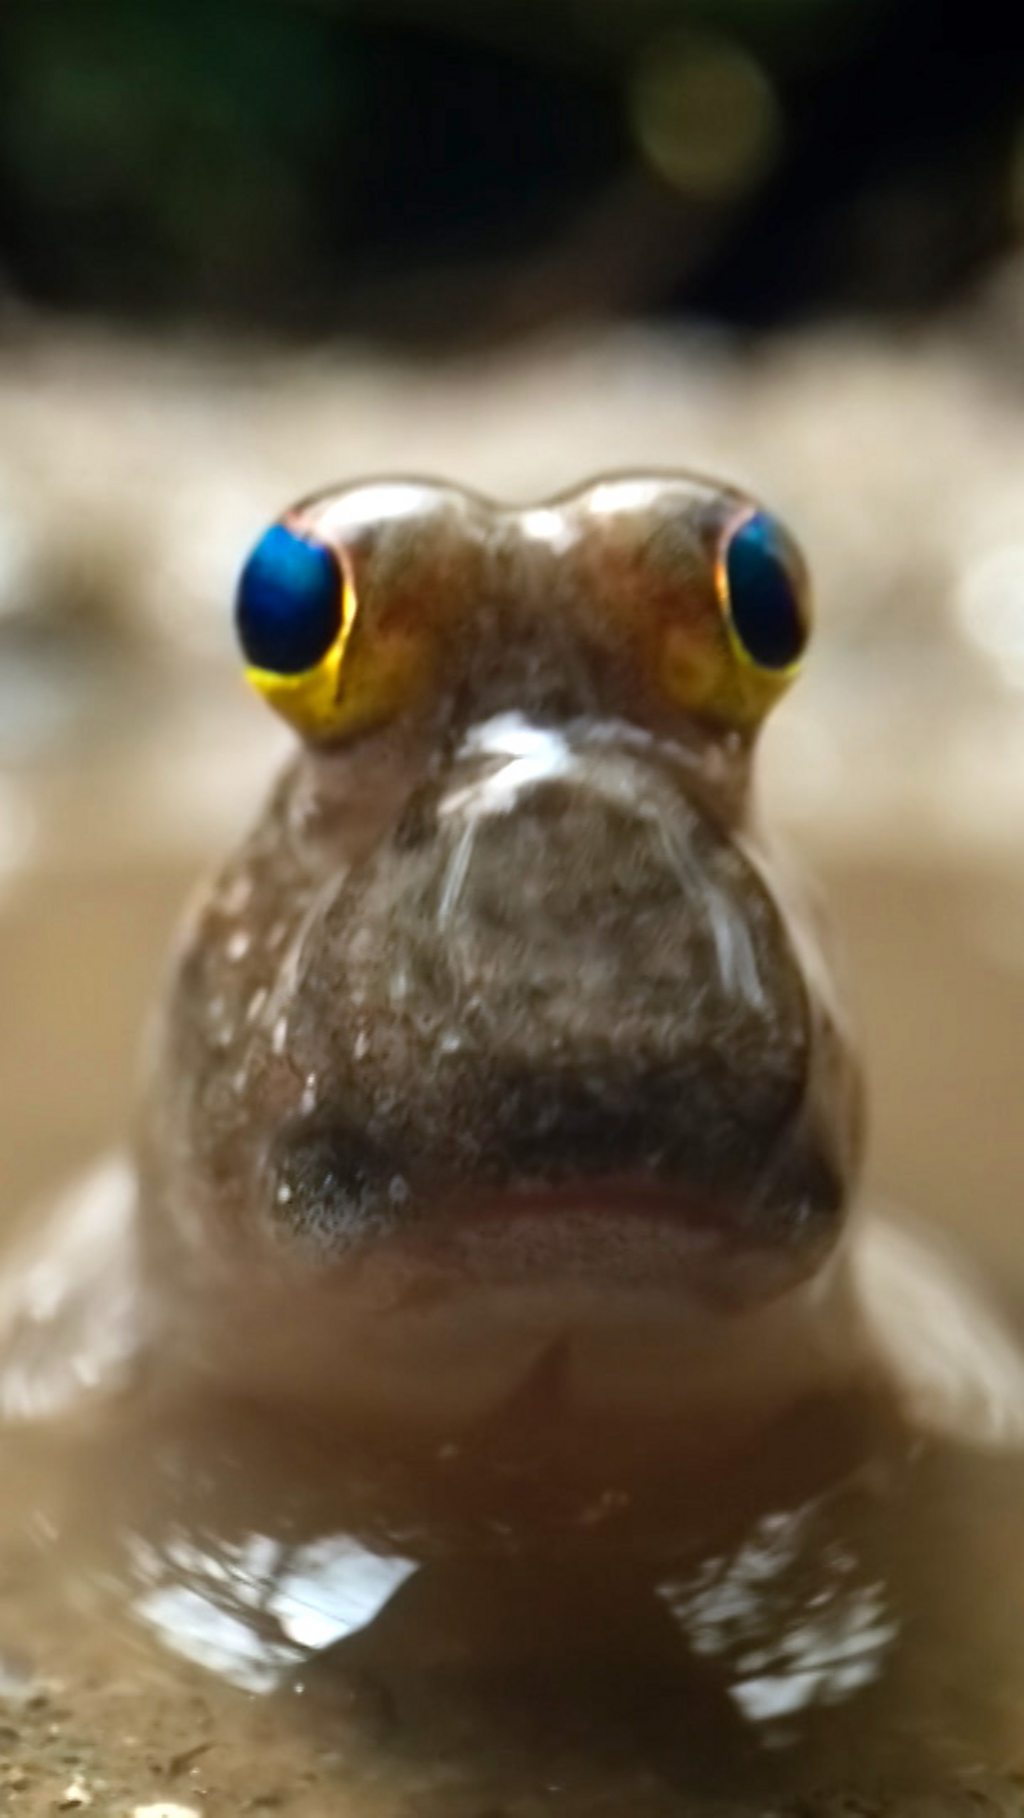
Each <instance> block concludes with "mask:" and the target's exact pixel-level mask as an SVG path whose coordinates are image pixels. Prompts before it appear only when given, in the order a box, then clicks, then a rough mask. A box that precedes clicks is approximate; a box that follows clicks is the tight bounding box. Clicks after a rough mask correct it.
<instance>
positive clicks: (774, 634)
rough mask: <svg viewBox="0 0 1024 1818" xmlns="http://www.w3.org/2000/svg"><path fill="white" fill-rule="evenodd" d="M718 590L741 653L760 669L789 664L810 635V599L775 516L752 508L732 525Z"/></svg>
mask: <svg viewBox="0 0 1024 1818" xmlns="http://www.w3.org/2000/svg"><path fill="white" fill-rule="evenodd" d="M719 591H720V594H721V596H722V604H723V607H724V609H725V613H726V616H727V619H728V622H729V625H730V627H731V630H732V634H733V637H734V639H735V642H736V644H737V645H738V647H739V650H740V652H741V654H742V655H743V656H744V657H745V658H746V659H747V660H748V661H749V662H750V663H753V664H756V666H757V667H758V668H760V669H765V670H773V671H776V672H781V671H786V670H792V669H793V668H794V667H795V665H796V664H797V663H798V662H799V660H800V658H801V657H802V656H803V653H804V650H805V649H806V646H807V640H808V638H809V636H810V629H811V626H810V602H809V597H808V584H807V575H806V571H805V569H804V565H803V561H802V558H801V556H800V554H799V551H798V550H797V548H796V546H795V544H794V543H793V542H792V540H791V539H790V537H789V536H787V534H786V532H785V531H784V530H783V528H782V526H781V524H779V522H778V521H777V519H775V518H773V517H771V516H770V515H769V514H768V513H767V512H764V511H755V512H753V513H752V514H751V515H750V516H749V517H745V518H742V519H741V520H740V522H739V523H738V524H737V525H736V526H735V528H734V529H733V530H732V532H731V533H730V535H729V537H728V540H727V542H726V544H725V547H724V550H723V552H722V555H721V557H720V561H719Z"/></svg>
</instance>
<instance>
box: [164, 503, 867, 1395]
mask: <svg viewBox="0 0 1024 1818" xmlns="http://www.w3.org/2000/svg"><path fill="white" fill-rule="evenodd" d="M339 501H340V504H339ZM744 504H745V501H743V500H742V499H740V498H739V497H738V495H735V494H732V493H730V492H727V491H723V490H721V489H719V488H717V487H713V486H711V485H708V484H706V483H704V482H700V481H697V480H692V479H688V478H683V477H679V476H669V475H655V476H649V475H648V476H644V475H640V476H632V477H626V478H623V479H622V480H613V481H606V482H601V483H595V484H594V485H593V486H592V487H590V488H587V489H584V490H583V491H581V492H578V493H574V494H571V495H568V496H566V497H564V498H560V499H557V500H555V501H554V502H552V503H549V504H547V505H546V506H544V507H542V508H535V509H533V510H531V511H529V512H525V513H524V512H516V511H511V510H504V509H500V508H498V507H497V506H494V505H491V504H490V503H488V502H486V501H483V500H481V499H478V498H476V497H473V496H471V495H467V494H464V493H462V492H460V491H456V490H454V489H451V488H442V487H439V486H432V485H427V484H419V483H409V484H405V483H398V484H396V485H388V486H387V487H382V486H380V485H377V486H369V487H366V488H364V489H351V490H348V491H343V492H341V493H339V494H331V495H324V497H323V499H321V500H318V501H314V502H313V503H312V504H311V505H307V506H306V507H304V508H299V515H300V516H301V513H302V511H305V512H307V513H311V514H312V516H311V517H310V518H309V520H308V521H311V522H316V523H317V524H318V525H319V534H320V535H322V536H327V535H328V534H330V535H332V536H333V535H338V536H339V537H340V533H339V532H338V531H337V530H336V528H335V526H336V523H337V522H340V521H341V520H343V522H344V555H345V560H346V562H348V563H349V564H351V568H352V571H353V573H354V575H355V579H356V585H357V590H358V593H359V597H360V617H359V620H358V621H357V626H356V633H355V636H354V639H353V644H352V647H351V653H350V657H349V663H350V666H351V672H352V674H353V675H354V676H356V677H357V678H358V665H360V664H363V665H372V662H373V660H374V650H375V648H378V647H379V645H375V642H374V640H375V639H377V640H379V639H381V638H385V637H388V636H392V637H393V636H394V635H396V627H397V628H398V633H397V634H398V635H402V636H406V637H415V638H419V639H420V640H421V642H422V651H421V657H422V665H423V674H424V675H425V676H426V677H427V678H428V679H427V682H426V684H425V685H424V686H423V688H422V689H421V690H420V691H419V692H418V693H417V695H416V698H415V699H413V700H411V701H410V702H409V705H408V709H407V711H406V712H405V713H403V714H401V715H399V716H398V717H397V718H395V719H393V720H391V721H389V722H388V723H386V724H382V725H379V726H374V727H371V728H367V729H362V728H361V729H360V730H359V731H358V732H357V733H356V734H354V735H352V736H348V737H340V738H339V739H337V740H336V741H335V742H333V743H329V744H327V745H326V746H322V747H318V746H315V745H308V746H306V747H304V748H302V749H301V750H300V751H299V753H298V755H297V756H296V758H295V759H294V761H293V762H292V764H291V765H290V767H289V768H288V770H287V771H286V773H285V775H284V776H283V777H282V779H281V781H280V782H279V784H278V786H277V788H276V789H275V790H274V792H273V795H272V797H271V799H270V801H269V803H268V805H267V807H266V809H265V811H264V812H263V814H262V815H261V816H260V818H259V821H258V823H257V825H256V827H255V829H254V830H253V832H252V833H251V834H250V835H249V837H248V839H247V840H246V841H245V843H244V844H243V846H242V848H241V850H240V851H239V853H238V854H237V855H236V856H235V857H234V858H233V859H232V860H231V862H230V863H229V864H228V866H227V867H226V869H225V871H224V872H223V874H222V876H221V877H220V879H219V880H218V881H217V883H216V884H215V885H214V887H213V888H212V889H211V890H209V891H207V892H206V894H205V895H204V896H203V897H202V899H201V901H200V902H199V904H198V906H197V908H196V910H195V913H194V914H193V916H192V918H191V921H190V923H189V925H188V928H187V930H186V932H185V935H184V939H183V942H182V945H181V948H180V952H179V954H178V956H177V959H176V962H175V968H174V975H173V979H172V982H171V987H170V992H169V995H168V1000H167V1009H166V1014H165V1015H164V1017H163V1020H162V1024H161V1027H160V1030H159V1034H158V1040H157V1043H156V1048H155V1055H154V1063H153V1066H152V1069H151V1076H150V1083H149V1089H148V1097H147V1104H146V1118H145V1127H144V1134H143V1142H142V1157H143V1169H142V1175H143V1198H142V1209H143V1240H144V1246H145V1251H146V1253H147V1258H148V1274H149V1280H150V1283H151V1285H152V1286H153V1289H154V1292H153V1295H152V1299H153V1301H154V1304H155V1305H157V1306H158V1308H159V1310H160V1313H161V1316H162V1317H163V1319H164V1320H165V1323H166V1328H167V1332H168V1340H167V1342H168V1343H172V1342H173V1340H174V1337H175V1334H177V1335H178V1336H179V1337H180V1339H181V1343H182V1345H183V1346H184V1347H185V1348H189V1349H191V1351H192V1353H193V1355H196V1354H199V1355H201V1356H202V1357H203V1358H204V1359H207V1358H213V1357H215V1356H216V1354H217V1352H218V1347H219V1346H220V1345H221V1344H222V1342H223V1343H224V1344H225V1345H226V1346H227V1348H228V1349H230V1348H231V1345H232V1344H235V1345H237V1347H238V1348H240V1349H241V1350H246V1348H248V1351H249V1354H250V1356H251V1354H252V1352H253V1351H254V1350H255V1351H258V1352H259V1353H260V1354H261V1356H262V1355H263V1354H264V1353H266V1355H267V1356H269V1355H270V1354H271V1353H274V1354H275V1355H277V1351H278V1350H279V1351H280V1352H281V1354H282V1355H284V1354H287V1357H288V1359H289V1360H292V1359H294V1358H295V1357H298V1356H300V1355H302V1356H303V1363H302V1366H301V1367H302V1369H303V1370H305V1369H307V1368H312V1369H313V1371H314V1373H315V1372H316V1371H319V1372H320V1373H321V1375H322V1374H323V1372H324V1370H325V1369H327V1370H328V1372H329V1371H330V1364H329V1362H328V1363H326V1364H325V1361H324V1360H325V1357H328V1358H329V1356H330V1346H331V1345H332V1344H335V1343H336V1344H337V1347H338V1352H337V1354H338V1358H339V1360H340V1359H342V1358H343V1357H347V1352H346V1333H348V1335H349V1337H351V1333H352V1332H353V1331H355V1330H357V1329H358V1330H359V1331H360V1332H361V1333H363V1334H364V1336H366V1335H369V1336H368V1337H366V1344H367V1345H368V1346H369V1347H370V1348H371V1349H372V1345H373V1343H374V1342H375V1338H374V1336H373V1334H374V1333H376V1332H377V1331H378V1330H380V1329H382V1328H383V1326H384V1325H385V1324H389V1329H390V1330H391V1331H392V1332H393V1331H394V1329H395V1316H396V1314H398V1313H400V1312H401V1311H402V1310H403V1309H404V1310H405V1311H406V1312H408V1313H409V1315H410V1321H411V1325H412V1326H413V1327H414V1326H415V1319H416V1315H417V1313H418V1312H419V1311H421V1310H422V1308H423V1307H424V1306H426V1307H429V1308H431V1309H434V1308H436V1307H437V1306H438V1305H439V1304H441V1303H443V1304H444V1305H445V1306H446V1307H448V1308H456V1309H460V1310H461V1312H462V1313H466V1308H467V1305H468V1303H469V1301H470V1300H471V1299H472V1297H473V1294H474V1293H478V1294H479V1296H480V1297H481V1298H482V1300H483V1301H484V1302H486V1301H487V1296H488V1294H489V1295H490V1296H491V1301H492V1303H493V1304H497V1303H496V1302H495V1298H494V1297H495V1296H497V1297H498V1298H499V1299H500V1305H501V1320H502V1321H504V1320H505V1319H506V1318H511V1319H513V1321H514V1315H510V1314H509V1313H508V1308H509V1305H510V1303H511V1302H512V1301H514V1300H515V1296H516V1294H517V1293H518V1294H519V1295H520V1297H521V1300H522V1303H523V1305H524V1306H526V1305H530V1304H532V1301H531V1297H533V1300H536V1299H537V1298H538V1297H539V1300H540V1301H541V1302H542V1303H543V1307H544V1312H543V1317H541V1316H540V1315H537V1319H536V1321H535V1323H534V1324H533V1325H531V1324H530V1319H527V1320H526V1322H525V1323H526V1325H527V1326H528V1327H529V1329H530V1332H531V1337H530V1340H529V1343H526V1344H524V1347H523V1349H522V1351H521V1353H519V1352H517V1353H516V1357H517V1360H518V1361H517V1362H516V1363H515V1364H514V1365H513V1366H512V1367H511V1370H510V1374H509V1376H508V1379H507V1383H506V1385H505V1386H506V1387H508V1388H509V1389H511V1388H513V1387H514V1385H515V1380H516V1376H517V1372H518V1371H519V1370H520V1368H521V1369H522V1370H523V1371H525V1370H526V1368H527V1365H528V1364H529V1365H531V1366H532V1364H534V1363H535V1362H536V1359H537V1358H538V1357H540V1356H542V1355H545V1354H547V1352H548V1351H549V1350H550V1346H551V1344H554V1343H557V1342H559V1341H563V1342H564V1341H565V1339H566V1330H561V1329H560V1326H559V1317H558V1315H557V1312H556V1313H555V1314H554V1315H553V1313H552V1308H553V1307H554V1308H556V1309H557V1308H558V1307H559V1306H561V1305H564V1306H565V1307H566V1309H570V1308H572V1307H574V1306H575V1305H576V1298H577V1297H582V1299H583V1300H585V1302H586V1309H587V1310H586V1313H585V1314H581V1315H580V1319H581V1320H583V1321H584V1323H585V1321H586V1320H587V1319H590V1317H591V1315H592V1314H593V1313H594V1310H595V1308H596V1309H597V1310H598V1312H599V1313H600V1314H601V1316H602V1317H603V1314H604V1312H605V1311H606V1310H608V1309H611V1314H610V1317H611V1318H612V1321H613V1323H614V1320H615V1318H616V1317H617V1314H616V1312H615V1308H616V1306H617V1303H618V1302H620V1301H621V1302H622V1303H623V1304H625V1303H626V1302H627V1301H629V1300H630V1297H632V1299H633V1302H635V1305H636V1307H637V1308H638V1309H641V1310H642V1309H643V1307H644V1305H645V1303H644V1298H643V1297H644V1296H647V1297H648V1299H649V1300H650V1302H651V1304H653V1302H654V1300H656V1301H657V1303H658V1307H659V1312H658V1319H657V1321H656V1322H655V1324H657V1328H658V1331H659V1332H661V1333H663V1332H664V1330H665V1327H666V1322H667V1326H668V1328H671V1327H672V1325H673V1321H674V1320H686V1319H690V1320H692V1319H693V1317H695V1315H694V1313H693V1309H694V1307H698V1308H700V1309H702V1311H701V1313H700V1317H704V1314H705V1312H706V1310H707V1309H708V1308H715V1309H725V1310H727V1311H735V1310H737V1309H740V1308H750V1307H753V1308H755V1309H756V1308H761V1307H763V1306H767V1305H769V1304H771V1305H774V1304H776V1303H778V1302H779V1301H780V1300H784V1298H785V1296H786V1294H787V1293H789V1292H791V1291H793V1290H794V1289H795V1288H796V1287H797V1285H798V1284H799V1283H801V1282H803V1281H805V1280H807V1279H808V1278H809V1277H811V1276H813V1275H814V1274H815V1272H817V1271H821V1270H822V1269H824V1268H825V1267H826V1264H827V1259H828V1258H829V1257H830V1255H831V1253H832V1252H833V1249H834V1246H835V1244H836V1240H837V1238H838V1236H839V1233H840V1229H841V1226H842V1222H843V1214H844V1208H845V1205H846V1201H847V1196H848V1191H849V1187H850V1182H851V1178H852V1175H853V1173H854V1171H855V1169H856V1164H857V1159H858V1151H859V1124H860V1117H859V1093H858V1089H857V1082H856V1073H855V1069H854V1067H853V1064H852V1062H851V1061H850V1058H849V1056H848V1053H847V1049H846V1046H845V1042H844V1039H843V1037H842V1034H841V1032H840V1031H839V1030H838V1029H837V1027H836V1024H835V1022H834V1020H833V1015H832V1012H831V1009H830V1007H829V1005H828V1003H827V1002H826V1001H825V999H824V998H823V996H822V995H821V993H820V991H819V987H818V983H817V979H818V977H819V976H820V974H819V972H818V970H817V967H815V968H814V970H813V975H812V971H810V970H808V968H807V967H805V964H804V961H803V954H804V951H805V947H804V936H803V935H802V934H801V935H800V937H799V938H798V937H797V936H796V934H795V933H794V931H793V929H792V927H791V925H790V921H789V918H788V916H787V914H786V912H785V910H784V909H783V908H782V907H780V904H779V902H778V900H777V899H776V895H775V893H774V891H773V888H772V885H771V883H770V882H769V881H768V879H767V875H766V873H765V871H764V870H763V868H762V861H761V859H760V858H757V857H754V856H753V855H752V851H751V847H750V845H749V835H748V809H749V796H750V768H751V761H752V752H753V735H752V733H751V732H750V731H749V730H737V729H736V728H735V727H730V726H729V724H728V723H727V721H726V719H724V718H723V717H721V716H716V715H715V714H713V713H710V712H708V711H707V710H702V711H700V712H698V713H694V712H688V711H687V710H685V708H683V707H681V706H679V705H678V704H677V703H676V702H674V701H673V700H672V699H671V698H670V697H669V695H668V694H667V692H666V689H665V685H664V679H663V676H662V675H661V674H660V672H659V668H658V663H657V654H658V651H659V650H660V648H661V643H660V641H659V640H660V638H661V635H662V633H661V628H662V627H663V626H664V625H665V623H666V621H667V620H668V619H669V617H670V616H671V615H672V614H673V613H675V614H676V615H677V616H678V615H679V614H680V613H682V614H684V615H689V616H690V619H691V621H692V622H693V623H695V624H697V625H700V624H701V623H702V622H705V621H706V624H707V626H708V627H712V628H713V627H714V626H717V623H718V621H719V619H720V606H719V604H718V601H717V599H716V596H715V591H714V573H713V568H714V559H715V551H716V549H717V546H718V542H719V539H720V536H721V532H722V528H723V525H724V524H725V523H726V522H728V520H729V519H730V517H734V516H735V514H736V512H737V510H739V509H742V508H743V506H744ZM396 506H397V508H396ZM385 507H388V509H385ZM339 513H340V518H339ZM709 635H711V633H710V632H709ZM517 764H518V765H519V768H518V769H516V765H517ZM581 1304H582V1302H581ZM197 1308H202V1309H205V1311H203V1312H202V1313H198V1312H197ZM327 1308H329V1309H330V1310H329V1312H328V1311H325V1309H327ZM314 1309H316V1310H315V1311H314ZM250 1313H251V1315H252V1317H251V1318H250V1317H249V1314H250ZM466 1317H467V1319H468V1320H469V1326H468V1328H467V1332H468V1334H471V1333H472V1332H473V1331H474V1330H476V1328H475V1327H474V1326H473V1324H472V1316H471V1315H469V1314H468V1313H467V1314H466ZM565 1317H566V1321H567V1330H568V1329H569V1328H572V1329H573V1330H574V1329H575V1324H574V1322H575V1318H576V1315H575V1314H572V1315H570V1313H569V1312H568V1311H567V1312H566V1315H565ZM530 1318H531V1319H532V1318H533V1315H532V1314H531V1316H530ZM261 1320H262V1322H263V1323H262V1326H261V1325H260V1323H259V1322H260V1321H261ZM375 1321H376V1325H375V1324H374V1322H375ZM317 1322H319V1323H320V1325H321V1326H322V1327H323V1328H324V1329H325V1330H326V1331H327V1332H328V1333H329V1335H330V1336H329V1337H328V1338H327V1339H326V1340H324V1339H322V1338H321V1339H318V1341H317V1343H318V1351H317V1356H318V1359H319V1361H318V1363H317V1364H315V1365H310V1362H309V1359H308V1358H307V1357H305V1352H304V1347H305V1345H306V1342H307V1340H308V1339H309V1331H310V1328H311V1326H312V1325H314V1324H316V1323H317ZM637 1322H638V1327H639V1328H643V1329H644V1330H645V1331H646V1330H647V1329H648V1326H649V1322H647V1316H646V1313H645V1312H642V1311H641V1312H638V1314H637ZM289 1326H291V1327H294V1330H293V1331H292V1332H291V1335H290V1337H288V1336H286V1334H287V1332H288V1328H289ZM300 1328H301V1329H300ZM408 1329H409V1322H407V1334H406V1340H404V1341H403V1342H404V1343H406V1345H407V1352H408V1356H407V1361H410V1363H411V1368H412V1371H413V1374H415V1372H416V1369H417V1367H419V1368H420V1370H421V1373H422V1372H423V1371H426V1372H427V1373H429V1371H430V1370H431V1369H432V1368H433V1364H432V1363H431V1361H430V1359H431V1356H432V1352H431V1350H430V1347H429V1345H427V1346H425V1347H424V1348H423V1349H422V1356H421V1357H420V1363H419V1366H417V1363H416V1359H417V1342H418V1341H416V1340H409V1339H408ZM494 1329H496V1328H494V1327H493V1326H489V1327H488V1330H489V1331H491V1330H494ZM502 1329H504V1327H502ZM261 1331H262V1333H263V1336H262V1337H257V1336H255V1335H256V1334H257V1333H259V1332H261ZM309 1342H310V1344H311V1343H312V1340H309ZM360 1342H361V1343H362V1341H360ZM389 1342H390V1341H389ZM472 1342H473V1341H472V1338H471V1336H466V1339H465V1343H464V1344H463V1345H462V1348H461V1349H459V1351H458V1357H459V1359H460V1360H461V1361H460V1367H462V1368H464V1369H465V1368H467V1367H468V1368H472V1364H473V1357H474V1352H473V1349H472ZM325 1344H326V1346H327V1349H326V1351H325V1349H324V1345H325ZM275 1347H276V1348H277V1349H276V1350H275ZM359 1355H360V1357H362V1355H363V1353H362V1352H360V1353H359ZM281 1367H282V1366H281V1365H280V1362H278V1363H275V1364H273V1365H270V1364H269V1363H268V1365H267V1368H268V1370H271V1369H279V1368H281ZM370 1367H371V1366H370V1365H369V1364H367V1369H368V1370H369V1369H370ZM481 1370H482V1374H484V1375H485V1374H486V1372H485V1371H483V1366H482V1364H481ZM342 1373H344V1374H346V1375H347V1376H350V1375H351V1359H348V1361H346V1362H345V1364H344V1365H342V1364H341V1363H340V1361H339V1374H342ZM438 1375H439V1377H440V1376H441V1375H443V1371H441V1370H440V1369H439V1370H438ZM495 1392H496V1393H497V1390H496V1391H495ZM395 1394H396V1395H397V1396H398V1397H399V1398H400V1395H401V1391H400V1390H395Z"/></svg>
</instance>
